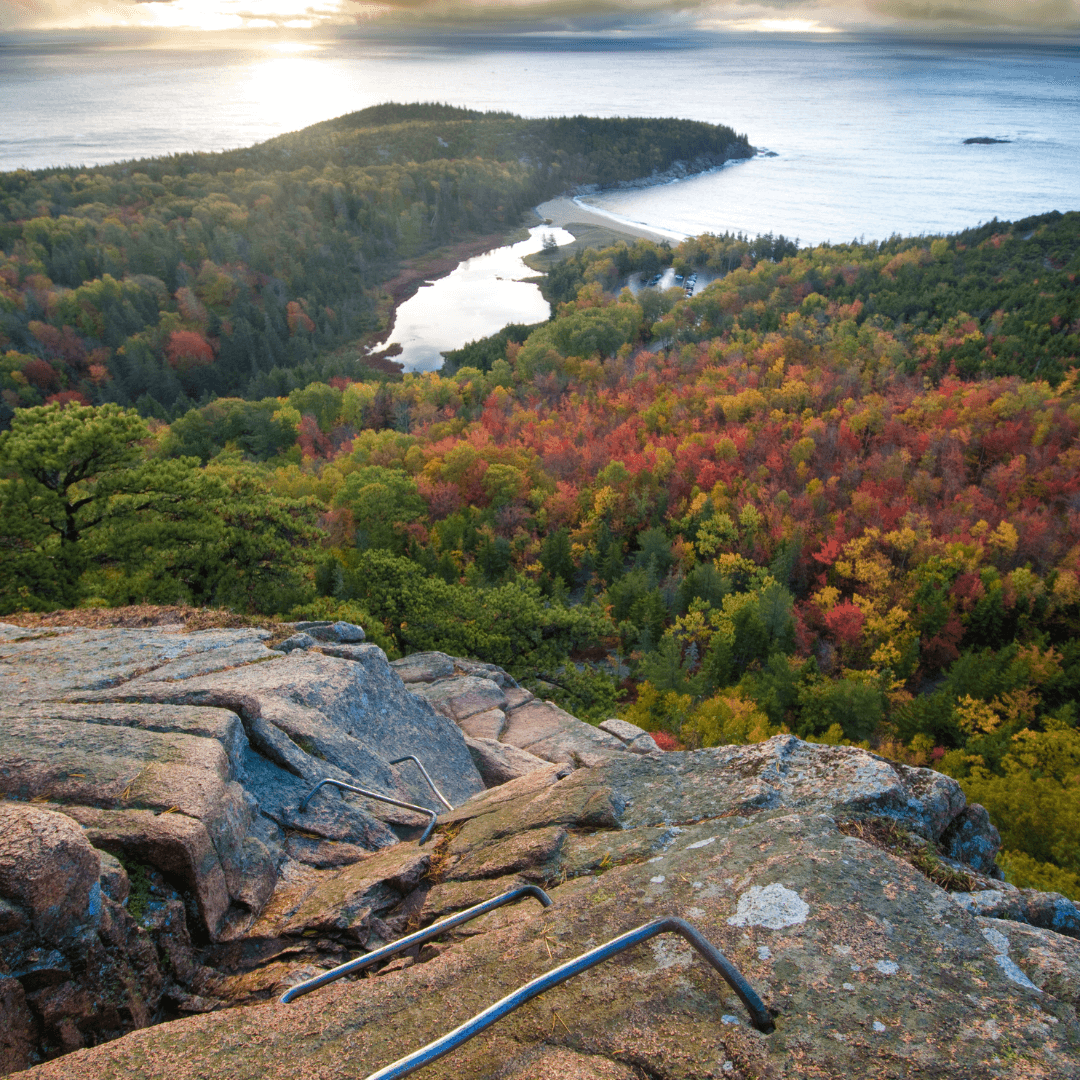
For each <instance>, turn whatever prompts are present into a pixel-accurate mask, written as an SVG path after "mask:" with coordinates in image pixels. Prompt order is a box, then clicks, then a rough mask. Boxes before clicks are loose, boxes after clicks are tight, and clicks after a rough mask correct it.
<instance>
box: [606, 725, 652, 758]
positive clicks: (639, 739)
mask: <svg viewBox="0 0 1080 1080" xmlns="http://www.w3.org/2000/svg"><path fill="white" fill-rule="evenodd" d="M600 730H601V731H606V732H607V733H608V734H609V735H614V736H615V738H617V739H618V740H619V741H620V742H622V743H623V745H625V747H626V749H627V750H629V751H630V752H631V753H634V754H652V753H656V752H658V751H659V750H660V747H659V746H657V745H656V740H655V739H654V738H653V737H652V736H651V735H650V734H649V733H648V732H647V731H646V730H645V729H644V728H639V727H638V726H637V724H631V723H628V722H627V721H626V720H618V719H616V718H615V717H612V718H611V719H610V720H605V721H604V722H603V723H602V724H601V725H600Z"/></svg>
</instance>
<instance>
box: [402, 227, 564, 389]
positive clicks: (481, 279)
mask: <svg viewBox="0 0 1080 1080" xmlns="http://www.w3.org/2000/svg"><path fill="white" fill-rule="evenodd" d="M546 236H551V237H552V238H553V239H554V240H555V243H556V244H559V245H563V244H569V243H571V242H572V241H573V239H574V237H573V236H572V235H571V234H570V233H568V232H567V231H566V230H565V229H559V228H556V227H554V226H551V225H538V226H536V227H535V228H532V229H530V230H529V238H528V239H527V240H521V241H519V242H518V243H516V244H510V245H509V246H507V247H501V248H496V249H495V250H494V251H489V252H487V253H486V254H484V255H477V256H475V257H474V258H472V259H466V260H465V262H463V263H461V264H460V265H459V266H458V267H457V269H455V270H453V271H452V272H451V273H449V274H447V275H446V277H443V278H439V279H438V280H437V281H433V282H431V283H429V284H427V285H423V286H421V288H420V291H419V292H417V293H416V295H415V296H413V297H410V298H409V299H408V300H406V301H405V303H403V304H402V305H401V306H400V307H399V308H398V309H397V314H396V316H395V319H394V329H393V332H392V333H391V335H390V337H389V338H388V339H387V341H386V345H385V346H384V347H388V346H390V345H394V344H399V345H401V353H400V354H399V355H397V356H395V357H394V360H396V361H397V362H398V363H399V364H404V365H405V370H406V371H434V370H435V369H437V368H439V367H441V366H442V362H443V358H442V354H443V353H444V352H447V351H449V350H450V349H460V348H461V346H462V345H467V344H468V343H469V342H470V341H476V340H478V339H479V338H483V337H488V336H489V335H490V334H495V333H498V332H499V331H500V330H501V329H502V328H503V327H504V326H505V325H506V324H507V323H536V322H543V321H544V320H545V319H547V318H548V316H549V315H550V314H551V309H550V307H549V306H548V302H547V301H546V300H545V299H544V298H543V297H542V296H541V295H540V289H539V288H538V287H537V286H536V285H535V284H533V283H532V282H529V281H524V280H522V279H523V278H530V277H537V276H538V275H537V273H536V271H535V270H532V269H530V268H529V267H528V266H526V265H525V263H523V262H522V261H521V260H522V257H523V256H525V255H532V254H533V253H535V252H537V251H541V250H542V249H543V246H544V238H545V237H546Z"/></svg>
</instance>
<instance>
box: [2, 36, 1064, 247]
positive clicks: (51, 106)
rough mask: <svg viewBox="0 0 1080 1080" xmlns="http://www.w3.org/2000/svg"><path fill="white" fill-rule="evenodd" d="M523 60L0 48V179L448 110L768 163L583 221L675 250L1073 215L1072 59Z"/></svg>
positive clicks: (884, 45) (698, 47) (429, 53)
mask: <svg viewBox="0 0 1080 1080" xmlns="http://www.w3.org/2000/svg"><path fill="white" fill-rule="evenodd" d="M524 40H525V39H522V38H521V37H516V38H468V39H467V38H461V37H457V38H453V39H451V40H438V39H426V40H420V39H413V40H410V41H404V42H402V41H388V40H385V39H382V40H379V39H368V40H365V39H361V38H356V37H353V38H345V39H333V40H316V39H314V38H308V39H302V40H298V41H292V42H288V41H285V42H277V43H266V42H265V41H264V40H263V39H254V38H252V39H251V40H250V41H248V42H245V43H242V44H237V43H236V42H235V41H232V42H226V43H217V42H216V41H215V39H212V38H206V37H204V38H201V39H183V41H180V40H176V41H173V42H164V43H162V42H158V43H157V44H154V43H151V42H150V41H148V40H147V39H141V38H136V37H128V38H126V39H118V38H116V37H112V38H110V39H109V40H105V39H102V38H100V37H99V38H94V37H93V36H81V37H80V36H76V35H68V36H66V37H63V38H60V37H57V36H55V35H53V36H46V37H40V36H39V37H38V38H37V39H36V40H35V39H30V38H28V37H25V36H15V35H7V36H0V169H2V170H9V169H15V168H19V167H27V168H42V167H45V166H54V165H63V166H72V167H78V166H80V165H92V164H98V163H103V162H111V161H117V160H125V159H130V158H136V157H148V156H156V155H159V154H167V153H171V152H175V151H183V150H192V149H195V150H218V149H224V148H229V147H236V146H244V145H249V144H251V143H254V142H257V141H259V140H262V139H266V138H269V137H271V136H273V135H276V134H279V133H281V132H284V131H290V130H295V129H296V128H300V127H303V126H305V125H307V124H311V123H314V122H316V121H318V120H323V119H327V118H329V117H332V116H338V115H341V114H342V113H346V112H349V111H352V110H355V109H360V108H363V107H365V106H367V105H373V104H377V103H379V102H383V101H388V100H393V101H445V102H449V103H451V104H455V105H466V106H470V107H472V108H477V109H508V110H511V111H513V112H516V113H520V114H522V115H525V116H549V115H565V114H577V113H586V114H592V115H601V116H675V117H686V118H690V119H697V120H708V121H712V122H719V123H725V124H728V125H730V126H731V127H733V128H735V129H736V130H737V131H740V132H745V133H746V134H747V135H748V136H749V138H750V140H751V142H752V143H753V144H754V145H755V146H757V147H759V148H761V149H762V150H765V151H769V152H770V153H771V154H775V155H776V156H764V155H762V156H758V157H756V158H754V159H753V160H752V161H748V162H744V163H741V164H737V165H730V166H728V167H726V168H724V169H722V170H719V171H717V172H714V173H710V174H707V175H703V176H699V177H695V178H692V179H689V180H686V181H681V182H678V183H673V184H665V185H661V186H657V187H652V188H646V189H642V190H633V191H617V192H607V193H604V194H602V195H600V196H598V197H596V198H592V199H590V200H589V201H590V202H591V203H592V204H593V205H595V206H597V207H598V208H600V209H603V210H604V211H605V212H608V213H611V214H614V215H617V216H620V217H623V218H626V219H629V220H633V221H637V222H640V223H643V224H647V225H652V226H654V227H659V228H664V229H667V230H669V231H671V232H674V233H676V234H696V233H700V232H722V231H725V230H732V231H742V232H746V233H751V234H753V233H764V232H774V233H783V234H785V235H786V236H789V237H798V238H799V239H800V240H801V241H802V242H803V243H816V242H821V241H833V242H843V241H847V240H851V239H853V238H856V237H864V238H865V239H867V240H869V239H883V238H885V237H887V236H889V235H891V234H893V233H901V234H920V233H939V232H948V231H953V230H957V229H962V228H966V227H968V226H972V225H975V224H977V223H979V222H982V221H987V220H990V219H991V218H993V217H998V218H1001V219H1016V218H1019V217H1024V216H1027V215H1029V214H1036V213H1041V212H1044V211H1048V210H1055V209H1056V210H1062V211H1064V210H1068V209H1075V208H1080V48H1078V46H1077V44H1076V42H1061V43H1056V44H1020V43H1015V42H1013V43H1006V42H1000V41H999V42H996V43H986V42H983V43H980V44H960V43H957V42H945V41H933V40H922V39H916V38H911V37H908V38H899V37H883V36H877V37H863V38H859V37H849V36H840V35H807V36H798V37H796V36H788V35H776V34H745V33H744V34H726V35H719V34H713V35H704V36H700V35H699V36H687V37H684V38H663V39H652V40H640V39H633V40H620V39H612V38H568V37H558V36H547V37H543V36H538V37H535V38H531V39H527V40H528V43H527V44H524V43H523V41H524ZM975 137H989V138H994V139H1003V140H1007V141H1005V142H1002V143H996V144H993V145H965V143H964V140H965V139H968V138H975Z"/></svg>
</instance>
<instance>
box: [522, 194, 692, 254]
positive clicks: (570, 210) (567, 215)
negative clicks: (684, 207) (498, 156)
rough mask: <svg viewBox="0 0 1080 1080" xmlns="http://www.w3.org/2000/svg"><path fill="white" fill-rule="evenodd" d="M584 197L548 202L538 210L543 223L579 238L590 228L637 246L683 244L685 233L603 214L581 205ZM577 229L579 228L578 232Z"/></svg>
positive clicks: (565, 197) (541, 204) (549, 200)
mask: <svg viewBox="0 0 1080 1080" xmlns="http://www.w3.org/2000/svg"><path fill="white" fill-rule="evenodd" d="M581 199H582V196H580V195H575V196H570V195H560V196H558V197H557V198H554V199H548V201H547V202H542V203H540V204H539V205H538V206H537V207H535V212H536V214H537V215H538V217H539V219H540V221H542V222H543V221H550V223H551V224H552V225H557V226H559V228H561V229H566V231H567V232H572V233H574V235H575V236H577V235H578V231H583V230H585V229H588V228H590V227H591V228H602V229H606V230H608V231H609V232H613V233H619V234H621V235H622V236H623V237H625V238H626V239H628V240H629V241H630V243H633V242H634V241H635V240H653V241H656V242H657V243H660V242H661V241H663V240H667V241H669V242H671V241H676V242H678V241H679V240H682V239H684V238H685V235H686V234H685V233H679V232H675V231H673V230H666V229H656V228H652V227H650V226H648V225H643V224H641V223H640V222H636V221H630V220H628V219H626V218H621V217H619V216H618V215H616V214H611V213H608V212H607V211H606V210H600V209H598V208H596V207H594V206H589V205H588V203H583V202H582V201H581ZM574 226H577V230H575V228H574Z"/></svg>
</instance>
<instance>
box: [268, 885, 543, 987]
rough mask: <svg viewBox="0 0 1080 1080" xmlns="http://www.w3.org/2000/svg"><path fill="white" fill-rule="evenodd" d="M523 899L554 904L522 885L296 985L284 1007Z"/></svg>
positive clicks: (538, 890)
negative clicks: (356, 972)
mask: <svg viewBox="0 0 1080 1080" xmlns="http://www.w3.org/2000/svg"><path fill="white" fill-rule="evenodd" d="M521 896H535V897H536V899H537V900H539V901H540V903H541V904H543V905H544V907H546V908H547V907H551V904H552V900H551V897H550V896H548V894H547V893H546V892H544V890H543V889H541V888H540V887H539V886H538V885H522V886H521V888H519V889H512V890H511V891H510V892H508V893H503V894H502V895H501V896H495V897H492V899H490V900H485V901H484V902H483V903H482V904H475V905H474V906H473V907H471V908H466V909H465V910H464V911H459V912H458V913H457V914H456V915H451V916H450V918H449V919H443V921H442V922H437V923H432V924H431V926H429V927H428V928H427V929H426V930H417V931H416V933H415V934H409V936H408V937H403V938H400V939H399V940H397V941H393V942H391V943H390V944H389V945H384V946H383V947H382V948H381V949H376V950H375V951H374V952H370V953H368V954H367V955H366V956H358V957H357V958H356V959H355V960H350V961H349V962H348V963H346V964H340V965H339V966H338V967H336V968H331V969H330V970H329V971H324V972H323V973H322V974H321V975H316V976H315V977H314V978H312V979H307V980H306V981H304V982H302V983H297V984H296V985H295V986H293V987H291V988H290V989H288V990H286V991H285V993H284V994H282V995H281V1003H282V1004H283V1005H287V1004H288V1003H289V1002H290V1001H295V1000H296V999H297V998H298V997H300V996H301V995H303V994H310V993H311V991H312V990H317V989H318V988H319V987H320V986H325V985H326V984H327V983H330V982H334V981H335V980H336V979H340V978H341V977H342V976H343V975H349V974H351V973H352V972H354V971H362V970H363V969H364V968H366V967H371V965H372V964H377V963H379V961H380V960H386V959H388V958H389V957H391V956H395V955H396V954H397V953H399V952H404V951H405V950H406V949H408V948H411V947H412V946H413V945H422V944H423V943H424V942H425V941H431V940H432V938H437V937H439V935H440V934H444V933H446V931H447V930H452V929H453V928H454V927H455V926H461V924H462V923H467V922H469V921H470V920H472V919H475V918H478V917H479V916H481V915H484V914H486V913H487V912H489V911H494V910H495V908H499V907H502V906H503V905H504V904H509V903H512V902H513V901H514V900H517V899H518V898H519V897H521Z"/></svg>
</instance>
